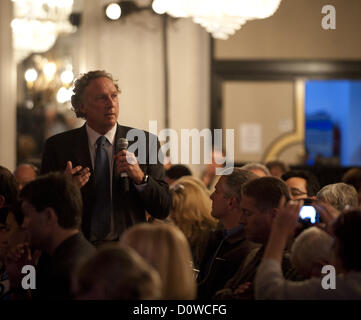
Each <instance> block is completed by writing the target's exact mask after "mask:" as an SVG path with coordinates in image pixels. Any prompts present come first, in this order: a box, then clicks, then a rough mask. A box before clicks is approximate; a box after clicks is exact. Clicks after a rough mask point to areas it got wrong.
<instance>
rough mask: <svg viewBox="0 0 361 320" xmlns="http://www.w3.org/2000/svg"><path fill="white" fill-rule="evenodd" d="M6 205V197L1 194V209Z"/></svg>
mask: <svg viewBox="0 0 361 320" xmlns="http://www.w3.org/2000/svg"><path fill="white" fill-rule="evenodd" d="M4 205H5V197H4V196H3V195H1V194H0V208H2V207H3V206H4Z"/></svg>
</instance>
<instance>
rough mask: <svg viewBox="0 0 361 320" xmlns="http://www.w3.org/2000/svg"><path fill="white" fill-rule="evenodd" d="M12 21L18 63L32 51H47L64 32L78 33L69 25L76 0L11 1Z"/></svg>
mask: <svg viewBox="0 0 361 320" xmlns="http://www.w3.org/2000/svg"><path fill="white" fill-rule="evenodd" d="M12 1H13V2H14V17H15V18H14V19H13V20H12V22H11V28H12V31H13V47H14V49H15V60H16V62H19V61H21V60H22V59H24V58H25V57H26V56H28V55H29V54H30V53H32V52H45V51H47V50H49V49H50V48H51V47H52V46H53V45H54V43H55V41H56V39H57V37H58V35H59V34H61V33H70V32H74V31H75V30H76V27H74V26H73V25H72V24H71V23H70V22H69V20H68V19H69V15H70V14H71V11H72V8H73V0H12Z"/></svg>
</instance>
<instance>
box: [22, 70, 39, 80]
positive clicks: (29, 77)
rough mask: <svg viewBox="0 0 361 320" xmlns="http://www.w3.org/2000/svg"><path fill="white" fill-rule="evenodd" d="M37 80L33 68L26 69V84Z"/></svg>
mask: <svg viewBox="0 0 361 320" xmlns="http://www.w3.org/2000/svg"><path fill="white" fill-rule="evenodd" d="M37 78H38V73H37V72H36V70H35V69H34V68H31V69H28V70H26V72H25V80H26V81H27V82H34V81H35V80H36V79H37Z"/></svg>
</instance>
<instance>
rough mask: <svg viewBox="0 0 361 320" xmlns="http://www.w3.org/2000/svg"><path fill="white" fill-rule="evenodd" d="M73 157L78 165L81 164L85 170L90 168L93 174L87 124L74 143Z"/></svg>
mask: <svg viewBox="0 0 361 320" xmlns="http://www.w3.org/2000/svg"><path fill="white" fill-rule="evenodd" d="M73 155H74V159H75V160H76V162H77V163H79V164H81V165H82V166H83V167H84V168H85V167H88V168H90V171H91V173H93V167H92V163H91V158H90V152H89V144H88V134H87V132H86V127H85V124H84V125H83V127H81V128H80V132H79V135H78V136H77V137H76V139H75V141H74V145H73Z"/></svg>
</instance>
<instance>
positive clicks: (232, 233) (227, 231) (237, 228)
mask: <svg viewBox="0 0 361 320" xmlns="http://www.w3.org/2000/svg"><path fill="white" fill-rule="evenodd" d="M242 229H243V225H242V224H241V225H239V226H237V227H235V228H233V229H230V230H224V233H225V238H229V237H232V236H233V235H235V234H236V233H237V232H238V231H241V230H242Z"/></svg>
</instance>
